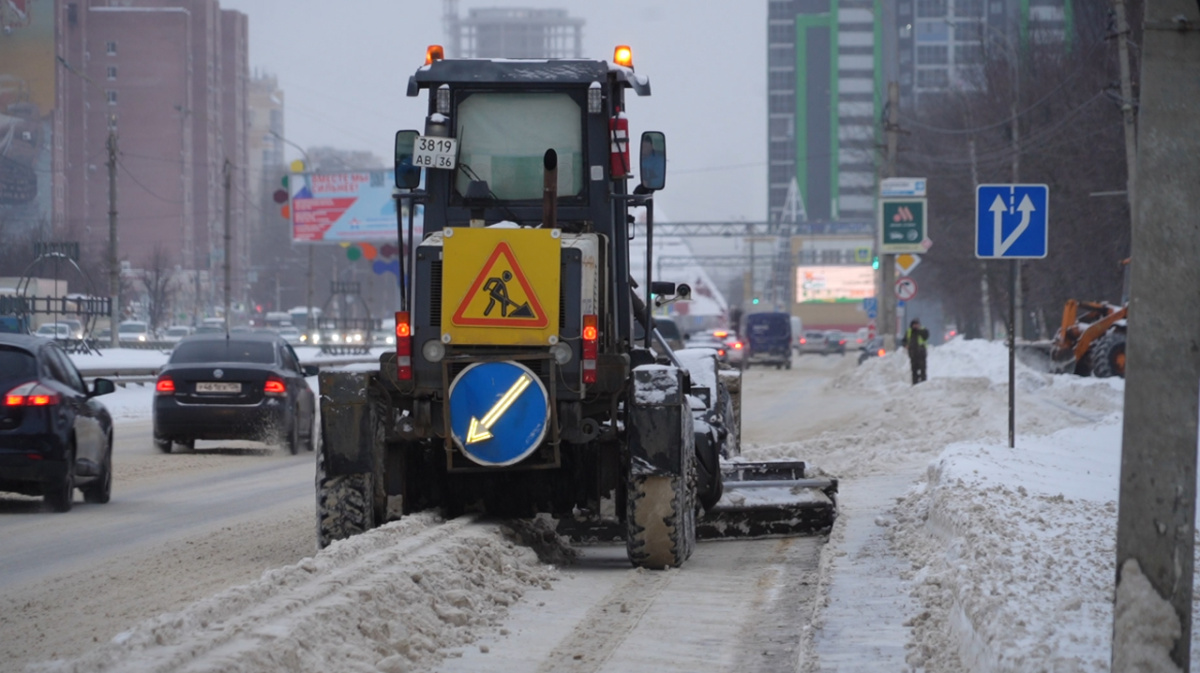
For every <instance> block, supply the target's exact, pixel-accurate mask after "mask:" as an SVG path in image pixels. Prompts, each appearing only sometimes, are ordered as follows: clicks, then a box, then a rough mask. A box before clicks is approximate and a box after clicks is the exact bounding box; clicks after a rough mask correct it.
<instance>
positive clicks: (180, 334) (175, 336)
mask: <svg viewBox="0 0 1200 673" xmlns="http://www.w3.org/2000/svg"><path fill="white" fill-rule="evenodd" d="M191 333H192V328H191V327H188V326H187V325H174V326H172V327H168V328H167V331H166V332H164V333H163V336H162V340H163V341H166V342H167V343H173V344H175V343H179V342H180V340H182V339H183V338H184V337H185V336H190V335H191Z"/></svg>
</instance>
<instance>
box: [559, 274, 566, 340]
mask: <svg viewBox="0 0 1200 673" xmlns="http://www.w3.org/2000/svg"><path fill="white" fill-rule="evenodd" d="M566 331H567V284H566V283H561V282H560V283H559V284H558V333H559V334H562V333H563V332H566Z"/></svg>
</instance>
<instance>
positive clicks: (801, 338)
mask: <svg viewBox="0 0 1200 673" xmlns="http://www.w3.org/2000/svg"><path fill="white" fill-rule="evenodd" d="M800 343H802V344H806V343H808V339H805V338H804V337H800Z"/></svg>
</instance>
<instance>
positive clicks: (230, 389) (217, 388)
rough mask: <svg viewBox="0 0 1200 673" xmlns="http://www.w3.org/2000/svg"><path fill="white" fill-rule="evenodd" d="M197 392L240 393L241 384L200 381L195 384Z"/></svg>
mask: <svg viewBox="0 0 1200 673" xmlns="http://www.w3.org/2000/svg"><path fill="white" fill-rule="evenodd" d="M196 392H198V393H240V392H242V384H240V383H225V382H222V381H201V382H199V383H197V384H196Z"/></svg>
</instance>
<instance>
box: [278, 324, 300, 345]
mask: <svg viewBox="0 0 1200 673" xmlns="http://www.w3.org/2000/svg"><path fill="white" fill-rule="evenodd" d="M276 332H278V334H279V336H280V337H282V338H283V340H284V341H286V342H288V344H290V345H292V346H298V345H300V344H301V343H303V342H304V339H303V337H302V336H301V334H300V330H298V329H296V328H295V327H292V326H291V325H285V326H283V327H280V328H279V329H277V330H276Z"/></svg>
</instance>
